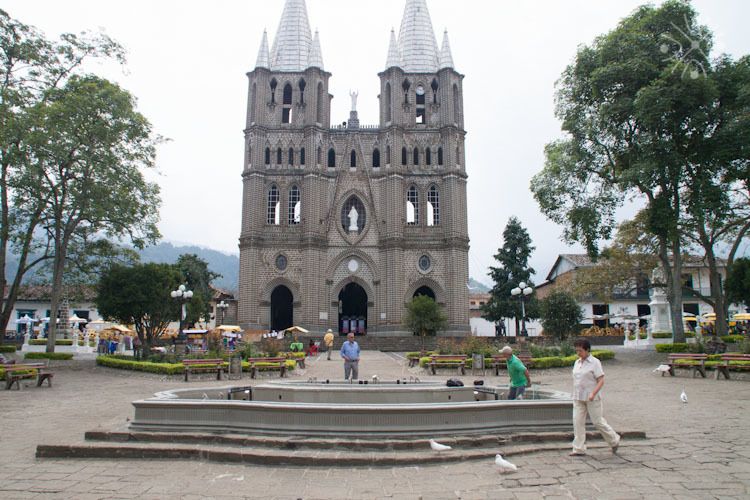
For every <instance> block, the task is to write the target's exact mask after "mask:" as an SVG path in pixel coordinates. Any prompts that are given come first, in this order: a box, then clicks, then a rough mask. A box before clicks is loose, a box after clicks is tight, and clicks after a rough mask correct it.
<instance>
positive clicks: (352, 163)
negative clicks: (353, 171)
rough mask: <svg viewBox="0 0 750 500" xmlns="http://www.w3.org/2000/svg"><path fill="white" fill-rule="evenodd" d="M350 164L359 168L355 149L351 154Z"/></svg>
mask: <svg viewBox="0 0 750 500" xmlns="http://www.w3.org/2000/svg"><path fill="white" fill-rule="evenodd" d="M349 166H350V167H351V168H357V153H355V152H354V150H353V149H352V152H351V154H350V155H349Z"/></svg>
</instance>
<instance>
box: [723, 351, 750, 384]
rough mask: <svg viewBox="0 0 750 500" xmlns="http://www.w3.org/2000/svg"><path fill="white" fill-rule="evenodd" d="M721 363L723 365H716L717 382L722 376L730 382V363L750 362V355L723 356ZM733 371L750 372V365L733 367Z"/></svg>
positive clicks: (730, 354)
mask: <svg viewBox="0 0 750 500" xmlns="http://www.w3.org/2000/svg"><path fill="white" fill-rule="evenodd" d="M721 361H722V363H723V364H719V365H716V380H719V376H720V375H724V378H726V379H727V380H729V366H730V365H729V363H730V362H732V361H750V354H739V353H729V354H722V355H721ZM731 366H732V369H733V370H750V365H731Z"/></svg>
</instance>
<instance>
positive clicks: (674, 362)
mask: <svg viewBox="0 0 750 500" xmlns="http://www.w3.org/2000/svg"><path fill="white" fill-rule="evenodd" d="M707 359H708V354H695V353H688V352H675V353H672V354H669V355H667V366H669V370H668V371H669V375H670V376H672V377H674V369H675V368H682V369H690V370H691V372H692V376H693V377H695V372H698V373H700V374H701V377H703V378H706V360H707ZM661 376H662V377H663V376H664V372H662V373H661Z"/></svg>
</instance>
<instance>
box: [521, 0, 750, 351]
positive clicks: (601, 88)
mask: <svg viewBox="0 0 750 500" xmlns="http://www.w3.org/2000/svg"><path fill="white" fill-rule="evenodd" d="M696 17H697V14H696V13H695V11H694V10H693V9H692V7H691V6H690V4H689V3H687V2H681V1H678V0H669V1H666V2H664V3H663V4H662V5H661V6H660V7H658V8H657V7H653V6H643V7H641V8H639V9H638V10H636V11H635V12H634V13H633V14H632V15H630V16H629V17H627V18H625V19H624V20H622V21H621V23H620V24H619V26H618V27H617V28H616V29H614V30H613V31H611V32H610V33H607V34H606V35H602V36H600V37H598V38H597V39H596V40H595V41H594V43H593V44H592V46H590V47H582V48H581V49H580V50H579V51H578V54H577V55H576V59H575V62H574V63H573V64H571V65H570V66H568V68H567V69H566V70H565V72H564V73H563V75H562V77H561V78H560V80H559V81H558V83H557V110H556V114H557V116H558V117H559V118H560V119H561V121H562V128H563V130H564V131H565V132H567V134H568V136H567V138H565V139H563V140H560V141H555V142H552V143H550V144H548V145H547V147H546V149H545V155H546V162H545V167H544V169H543V171H542V172H541V173H539V174H537V175H536V176H535V177H534V179H533V180H532V183H531V190H532V192H533V193H534V197H535V198H536V199H537V202H538V203H539V205H540V207H541V209H542V211H543V213H544V214H545V215H546V216H547V217H549V218H550V219H552V220H553V221H555V222H557V223H559V224H562V225H563V226H564V236H565V239H566V240H568V241H571V242H572V241H577V242H581V243H583V244H584V246H585V247H586V249H587V251H588V253H589V254H590V255H591V256H592V257H596V256H597V253H598V242H599V241H600V240H602V239H608V238H609V237H610V236H611V232H612V230H613V228H614V219H615V211H616V210H617V208H619V206H620V205H621V204H622V202H623V200H626V199H633V198H637V199H639V200H641V201H644V202H645V203H646V207H645V209H644V214H645V216H646V217H645V219H646V221H647V226H646V227H647V231H648V233H649V234H651V235H653V236H654V237H655V239H656V243H657V249H656V250H657V252H656V254H657V256H658V257H659V260H660V262H661V264H662V266H661V267H662V268H663V270H664V272H665V274H666V289H667V299H668V300H669V303H670V312H671V318H672V325H673V329H674V338H675V341H678V342H679V341H684V328H683V323H682V294H681V290H682V280H681V277H682V253H683V240H684V236H685V230H686V228H687V226H686V221H687V220H688V217H687V214H688V213H690V214H692V217H693V218H695V216H696V214H698V213H700V212H701V211H704V212H705V211H706V210H707V209H708V210H712V209H710V208H709V207H710V206H711V205H710V204H706V203H705V202H706V200H708V199H709V198H711V197H712V196H713V195H714V194H715V193H716V190H715V189H713V188H712V189H709V188H708V186H707V184H706V183H703V184H701V182H698V179H700V178H702V177H705V176H708V177H709V178H711V179H721V178H724V179H727V180H728V179H731V178H737V177H741V175H740V176H738V175H737V174H738V171H737V169H738V168H739V170H740V171H742V169H743V168H744V169H745V172H746V171H747V170H746V169H747V160H746V157H747V154H748V151H747V148H746V147H744V146H743V144H746V139H747V133H748V132H747V119H748V118H747V107H746V105H745V103H743V98H744V100H745V101H746V100H747V98H746V97H744V96H746V94H747V92H746V90H745V89H744V88H746V87H744V88H743V83H742V79H741V78H737V77H736V75H735V76H731V77H730V76H729V75H728V73H726V74H722V75H721V76H717V75H719V74H721V73H724V71H723V69H722V66H725V65H727V64H728V62H727V61H728V60H727V59H726V58H724V59H723V60H722V61H723V62H712V61H710V60H709V58H708V53H709V52H710V49H711V44H712V42H711V33H710V31H709V30H708V29H707V28H706V27H704V26H700V25H698V24H697V23H696V22H695V20H696ZM742 64H745V63H744V62H742ZM737 72H740V71H739V70H738V71H737ZM744 85H745V86H746V85H747V83H746V82H745V83H744ZM725 101H726V103H727V106H726V107H722V105H723V102H725ZM744 177H745V178H746V177H747V174H746V173H745V176H744ZM711 182H714V183H715V181H711ZM740 182H741V181H740ZM712 193H713V194H712ZM711 199H713V198H711ZM714 243H715V242H713V243H712V242H707V244H708V245H709V246H710V247H711V248H713V246H711V245H713V244H714ZM717 314H718V312H717Z"/></svg>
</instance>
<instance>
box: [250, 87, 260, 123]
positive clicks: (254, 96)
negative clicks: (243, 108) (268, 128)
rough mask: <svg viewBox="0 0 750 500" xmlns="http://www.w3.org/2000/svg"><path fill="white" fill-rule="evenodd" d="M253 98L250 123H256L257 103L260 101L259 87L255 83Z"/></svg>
mask: <svg viewBox="0 0 750 500" xmlns="http://www.w3.org/2000/svg"><path fill="white" fill-rule="evenodd" d="M252 95H253V97H252V98H251V100H250V123H253V122H255V106H256V104H255V102H256V101H257V99H258V87H257V86H256V84H255V83H253V94H252Z"/></svg>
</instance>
